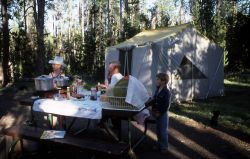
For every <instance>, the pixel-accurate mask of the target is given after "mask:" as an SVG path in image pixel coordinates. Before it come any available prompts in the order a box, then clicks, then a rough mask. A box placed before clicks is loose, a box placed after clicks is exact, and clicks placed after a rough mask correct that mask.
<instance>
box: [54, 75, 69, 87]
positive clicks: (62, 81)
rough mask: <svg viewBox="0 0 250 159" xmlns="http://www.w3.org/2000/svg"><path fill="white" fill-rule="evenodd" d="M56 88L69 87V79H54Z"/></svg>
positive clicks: (63, 77) (61, 77)
mask: <svg viewBox="0 0 250 159" xmlns="http://www.w3.org/2000/svg"><path fill="white" fill-rule="evenodd" d="M54 80H55V83H56V87H67V86H68V85H69V77H65V76H60V77H57V78H55V79H54Z"/></svg>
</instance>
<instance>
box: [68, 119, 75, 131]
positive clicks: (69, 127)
mask: <svg viewBox="0 0 250 159" xmlns="http://www.w3.org/2000/svg"><path fill="white" fill-rule="evenodd" d="M76 119H77V118H73V120H72V121H71V123H70V124H69V126H68V128H67V129H66V131H69V130H70V129H71V127H72V126H73V125H74V123H75V121H76Z"/></svg>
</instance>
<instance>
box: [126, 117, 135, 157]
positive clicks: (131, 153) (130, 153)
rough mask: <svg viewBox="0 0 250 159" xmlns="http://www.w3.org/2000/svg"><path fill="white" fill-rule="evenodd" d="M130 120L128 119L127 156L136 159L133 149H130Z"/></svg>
mask: <svg viewBox="0 0 250 159" xmlns="http://www.w3.org/2000/svg"><path fill="white" fill-rule="evenodd" d="M131 125H132V124H131V118H129V119H128V144H129V151H128V155H129V157H130V158H136V155H135V153H134V150H133V147H132V135H131V134H132V132H131Z"/></svg>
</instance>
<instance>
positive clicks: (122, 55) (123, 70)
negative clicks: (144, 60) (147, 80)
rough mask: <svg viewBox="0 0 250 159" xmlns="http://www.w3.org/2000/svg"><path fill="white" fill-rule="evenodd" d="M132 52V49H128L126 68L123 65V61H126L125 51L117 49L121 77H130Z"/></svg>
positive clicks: (124, 64)
mask: <svg viewBox="0 0 250 159" xmlns="http://www.w3.org/2000/svg"><path fill="white" fill-rule="evenodd" d="M132 52H133V49H130V50H128V59H127V60H128V66H127V65H126V63H125V59H126V51H125V50H122V49H119V61H120V63H121V70H120V72H121V74H123V75H129V74H130V75H131V73H132V72H131V71H132V70H131V68H132V55H133V54H132Z"/></svg>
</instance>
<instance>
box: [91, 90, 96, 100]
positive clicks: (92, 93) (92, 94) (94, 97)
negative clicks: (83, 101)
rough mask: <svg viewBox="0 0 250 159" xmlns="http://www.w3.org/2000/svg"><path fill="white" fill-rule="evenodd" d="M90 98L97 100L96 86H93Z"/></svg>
mask: <svg viewBox="0 0 250 159" xmlns="http://www.w3.org/2000/svg"><path fill="white" fill-rule="evenodd" d="M90 99H91V100H97V90H96V88H91V95H90Z"/></svg>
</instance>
